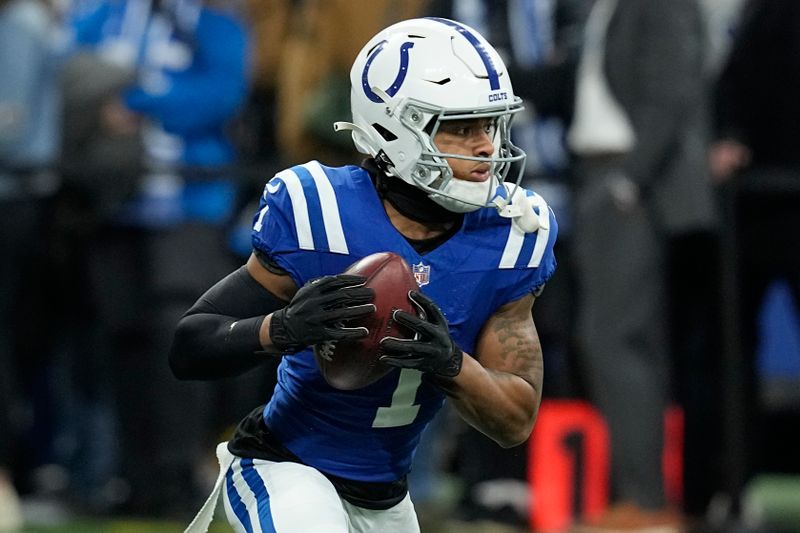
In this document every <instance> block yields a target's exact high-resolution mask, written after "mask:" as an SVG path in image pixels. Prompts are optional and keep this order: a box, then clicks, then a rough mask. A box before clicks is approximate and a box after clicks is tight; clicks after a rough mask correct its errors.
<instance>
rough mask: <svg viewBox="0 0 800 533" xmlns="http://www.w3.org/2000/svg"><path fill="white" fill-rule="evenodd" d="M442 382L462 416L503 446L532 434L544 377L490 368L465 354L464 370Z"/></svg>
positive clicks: (512, 443)
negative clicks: (534, 377) (525, 377)
mask: <svg viewBox="0 0 800 533" xmlns="http://www.w3.org/2000/svg"><path fill="white" fill-rule="evenodd" d="M440 386H441V387H442V388H443V389H444V390H445V391H446V392H447V394H448V395H449V396H450V401H451V403H452V404H453V405H454V406H455V407H456V409H457V410H458V412H459V414H460V415H461V416H462V418H464V420H466V421H467V422H468V423H469V424H470V425H471V426H473V427H474V428H475V429H477V430H478V431H480V432H482V433H484V434H485V435H486V436H488V437H489V438H491V439H492V440H494V441H495V442H497V443H498V444H499V445H500V446H503V447H504V448H510V447H512V446H517V445H519V444H522V443H523V442H525V441H526V440H527V439H528V437H529V436H530V433H531V430H532V429H533V424H534V422H535V421H536V415H537V413H538V411H539V403H540V401H541V397H542V395H541V379H534V380H533V383H532V382H529V381H527V380H525V379H523V378H521V377H520V376H517V375H515V374H511V373H509V372H503V371H497V370H490V369H487V368H484V367H483V366H481V364H480V363H478V362H477V361H476V360H475V359H473V358H472V357H470V356H468V355H466V354H465V356H464V363H463V366H462V369H461V373H460V374H459V375H458V376H457V377H456V378H454V379H452V380H447V381H444V380H442V381H440Z"/></svg>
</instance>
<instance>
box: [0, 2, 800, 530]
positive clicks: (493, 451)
mask: <svg viewBox="0 0 800 533" xmlns="http://www.w3.org/2000/svg"><path fill="white" fill-rule="evenodd" d="M428 15H431V16H444V17H448V18H453V19H457V20H460V21H461V22H464V23H466V24H468V25H470V26H472V27H474V28H476V29H478V30H479V31H480V32H481V33H483V35H485V36H486V37H487V38H488V39H489V40H490V41H491V42H492V43H494V44H495V46H496V47H497V48H498V50H500V51H501V53H502V54H503V56H504V58H505V61H506V64H507V65H508V66H509V70H510V73H511V79H512V82H513V84H514V88H515V91H516V92H517V94H518V95H520V96H521V97H522V98H524V99H525V100H526V111H525V113H524V114H523V115H522V116H521V117H520V118H519V120H517V122H516V124H515V130H514V134H513V135H514V139H515V142H516V143H517V144H518V145H520V146H522V147H523V148H524V149H525V150H526V151H527V153H528V164H527V167H526V174H525V185H526V186H527V187H529V188H532V189H534V190H536V191H537V192H539V193H540V194H542V195H543V196H544V197H545V198H546V199H547V200H548V202H549V204H550V205H551V207H552V208H553V210H554V211H555V214H556V216H557V217H558V219H559V223H560V226H561V228H562V230H561V233H560V236H559V237H560V238H559V242H558V244H557V250H556V253H557V257H558V260H559V270H558V272H557V275H556V276H555V277H554V279H553V280H552V281H551V283H550V284H549V285H548V287H547V289H546V290H545V292H544V294H543V295H542V297H541V298H540V299H539V300H538V302H537V304H536V306H535V309H534V317H535V320H536V323H537V327H538V329H539V334H540V336H541V339H542V345H543V349H544V356H545V369H546V370H545V389H544V404H543V407H542V414H541V415H540V424H539V425H538V426H537V429H536V433H535V434H534V437H533V438H532V439H531V442H530V443H529V445H527V446H522V447H519V448H515V449H512V450H500V449H499V448H497V447H496V446H495V445H494V444H492V443H491V442H490V441H489V440H488V439H486V438H484V437H483V436H482V435H480V434H478V433H477V432H475V431H474V430H471V429H470V428H468V427H466V426H465V425H463V423H461V422H460V421H459V420H458V419H457V417H453V416H450V415H451V413H449V412H448V411H446V410H445V411H444V412H443V413H442V414H441V416H439V418H437V419H436V421H435V422H434V423H433V424H432V426H431V427H430V428H429V430H428V431H427V432H426V434H425V437H424V440H423V444H422V446H421V448H420V452H419V453H418V455H417V457H416V463H415V467H414V471H413V472H412V474H411V486H412V495H413V497H414V500H415V502H416V505H417V507H418V508H419V510H420V515H421V518H422V519H423V523H425V521H426V520H440V521H448V520H451V521H461V522H463V523H466V522H471V521H473V522H474V521H479V520H480V521H489V522H495V523H498V524H506V525H509V526H514V527H518V528H522V529H521V530H525V528H528V527H531V528H536V527H539V526H541V528H543V529H548V528H549V529H552V527H555V526H552V527H551V526H548V525H547V523H545V522H541V520H544V519H543V518H541V514H542V513H543V512H545V511H544V510H543V509H541V508H539V509H537V502H540V505H539V507H542V506H543V505H544V503H541V502H546V501H550V500H549V499H548V498H549V496H548V492H547V491H548V490H549V488H550V487H560V486H562V485H564V484H565V483H566V484H568V485H570V486H573V485H574V487H573V488H574V494H573V493H569V494H571V496H570V507H569V508H570V514H571V520H572V519H574V521H575V522H579V521H581V520H582V519H583V518H584V517H583V516H582V513H583V512H588V510H591V509H594V511H592V512H595V514H597V515H598V516H600V515H602V516H605V517H607V518H608V515H609V511H610V510H613V511H614V512H616V513H617V515H616V518H617V519H624V518H622V516H623V514H625V513H627V514H625V516H628V515H630V516H634V517H635V516H638V515H637V514H636V513H637V511H639V510H642V511H645V512H649V513H650V515H645V514H642V516H652V513H654V512H660V513H672V514H673V515H678V516H680V517H682V519H683V520H685V523H691V524H694V525H695V526H696V527H698V528H703V527H705V528H709V529H710V530H714V529H715V528H716V530H720V531H727V530H734V529H736V528H739V529H736V530H746V528H751V529H757V528H761V529H762V530H769V529H768V528H779V527H784V528H787V529H786V530H787V531H789V530H792V527H794V531H797V530H798V529H800V520H798V521H796V522H787V521H786V517H787V516H793V517H794V518H795V519H797V517H798V515H800V510H798V508H800V488H798V485H800V453H798V444H800V440H798V437H797V434H798V431H797V427H798V425H800V393H798V391H800V387H799V386H800V318H799V317H798V310H797V308H798V303H800V300H798V288H799V287H800V237H799V236H800V202H799V200H800V31H798V29H800V2H797V1H796V0H668V1H667V0H492V1H483V0H396V1H391V0H0V531H15V530H17V529H18V528H20V527H22V523H23V521H27V522H28V523H38V522H42V521H45V522H46V521H55V522H57V521H59V520H69V519H70V517H74V516H93V517H107V518H111V517H115V516H144V517H153V518H163V519H177V520H185V519H189V518H191V516H193V514H194V512H195V511H196V510H197V509H198V508H199V506H200V505H201V503H202V502H203V500H204V498H205V495H206V493H207V491H208V489H209V487H210V485H211V483H212V482H213V479H214V478H215V476H216V464H215V459H214V457H213V452H212V450H213V449H214V445H215V443H216V442H218V441H220V440H223V439H225V438H226V435H228V434H229V432H230V431H231V428H232V426H233V425H234V424H235V423H236V422H238V420H239V419H240V418H241V417H242V416H243V415H245V414H246V413H247V412H249V411H250V409H251V408H252V407H254V406H255V405H258V404H259V403H263V402H265V401H266V399H267V398H268V396H269V394H270V391H271V389H272V387H273V386H274V372H275V367H276V365H277V361H276V362H274V363H268V364H265V365H264V366H263V368H261V369H259V370H258V371H254V372H251V373H249V374H247V375H245V376H242V377H239V378H235V379H227V380H222V381H219V382H214V383H200V382H197V383H191V382H178V381H177V380H175V379H174V378H173V377H172V376H171V374H170V371H169V369H168V366H167V362H166V353H167V350H168V346H169V343H170V340H171V334H172V328H173V326H174V324H175V323H176V321H177V319H178V317H179V316H180V315H181V313H182V312H183V311H184V310H185V309H187V308H188V307H189V305H191V304H192V303H193V302H194V300H195V299H196V298H197V297H198V296H199V295H200V294H201V293H202V292H203V291H204V290H205V289H206V288H207V287H208V286H210V285H211V284H213V283H214V282H215V281H216V280H217V279H219V278H221V277H222V276H224V275H225V274H227V273H228V272H230V271H231V270H233V269H234V268H236V267H237V266H239V265H240V264H242V262H243V261H244V260H245V258H246V257H247V255H248V254H249V252H250V244H249V229H250V225H251V221H252V215H253V214H254V212H255V206H256V205H257V199H258V196H259V194H260V192H261V190H262V188H263V185H264V183H265V182H266V181H267V180H268V179H269V178H270V177H271V176H272V175H273V174H274V173H275V172H277V171H279V170H281V169H282V168H285V167H286V166H290V165H294V164H298V163H302V162H305V161H308V160H311V159H317V160H319V161H321V162H322V163H324V164H328V165H332V166H333V165H339V164H344V163H352V162H355V163H358V161H359V158H358V156H357V154H355V153H353V152H352V147H351V143H350V139H349V136H348V135H342V134H335V133H334V131H333V128H332V122H334V121H335V120H347V119H348V117H349V110H348V109H349V79H348V72H349V68H350V65H351V63H352V61H353V58H354V57H355V55H356V53H357V51H358V50H359V49H360V48H361V46H362V45H363V43H365V42H366V41H367V40H368V39H369V38H370V37H371V36H372V35H374V34H375V33H376V32H377V31H378V30H379V29H381V28H383V27H384V26H387V25H388V24H390V23H392V22H394V21H397V20H401V19H404V18H411V17H415V16H428ZM345 205H346V204H345ZM569 405H580V406H583V407H584V408H589V409H590V410H591V412H592V413H594V414H597V415H599V416H600V420H601V421H602V423H601V426H602V428H604V431H607V432H608V435H609V436H610V441H609V442H608V443H607V445H605V446H600V448H592V447H589V446H584V444H585V442H584V441H587V442H588V437H587V435H588V434H584V433H582V432H584V431H589V430H588V429H586V430H585V429H582V427H580V426H575V427H573V426H571V425H570V424H571V423H573V422H574V420H573V419H571V418H570V415H569V414H568V413H569V412H570V411H569V410H566V411H564V413H567V414H562V415H559V414H558V413H559V411H558V408H559V407H565V406H569ZM667 413H672V415H673V416H672V417H669V416H667V419H668V420H672V422H671V423H670V424H667V425H666V426H665V424H664V420H665V414H667ZM542 416H547V417H548V419H547V420H548V423H547V424H544V423H541V422H542V420H541V418H542ZM559 416H561V419H559ZM551 417H555V418H551ZM553 420H555V423H554V424H551V423H550V422H552V421H553ZM676 421H677V422H676ZM676 424H677V425H676ZM665 427H666V428H667V429H665ZM551 428H555V429H551ZM559 428H560V429H559ZM676 428H677V429H676ZM546 431H553V432H555V434H554V435H555V436H554V435H551V434H545V432H546ZM592 431H594V430H592ZM559 432H560V433H559ZM575 436H577V438H578V441H577V444H575V442H576V441H575V440H574V439H573V440H570V439H571V438H572V437H575ZM537 439H539V440H537ZM553 439H556V441H557V442H558V443H561V444H556V445H555V448H554V450H555V452H553V453H556V452H558V451H559V450H561V451H562V452H563V449H565V448H569V447H571V446H572V447H573V448H569V449H571V450H573V452H574V454H575V457H574V460H575V463H574V464H573V466H572V467H571V468H572V469H573V470H575V471H578V472H580V471H581V468H583V467H582V466H579V464H578V463H580V465H584V463H586V465H590V464H595V463H596V462H597V461H600V462H602V463H603V464H604V465H606V466H607V468H608V469H609V473H608V478H607V479H606V478H603V477H601V478H600V479H601V481H600V483H601V484H602V485H603V486H602V487H597V486H596V485H597V481H586V480H584V479H583V478H581V477H580V474H579V473H578V474H576V473H575V472H573V471H572V470H570V471H569V472H559V471H558V470H555V471H550V473H549V474H548V476H551V477H549V478H547V480H546V482H545V483H541V482H539V481H537V480H538V479H539V478H537V477H536V476H537V474H536V472H537V468H539V466H540V465H537V464H532V463H533V462H535V461H536V458H537V457H539V456H538V455H537V454H538V453H539V452H538V451H536V446H537V444H538V443H539V442H542V443H544V442H549V441H553ZM558 439H562V440H558ZM581 439H583V440H581ZM556 441H554V442H556ZM559 446H560V448H559ZM584 448H585V449H584ZM590 448H591V449H590ZM665 449H669V452H670V453H668V454H667V453H665ZM587 450H589V451H587ZM592 450H594V451H592ZM598 450H599V451H598ZM573 452H571V453H573ZM559 453H560V452H559ZM587 454H588V455H587ZM546 457H547V456H546V455H545V459H544V460H545V461H547V459H546ZM665 458H667V459H669V460H666V459H665ZM584 466H585V465H584ZM560 477H561V478H564V479H559V478H560ZM573 478H574V479H573ZM770 483H772V484H770ZM765 487H766V488H765ZM770 487H772V488H773V489H774V488H775V487H779V489H778V490H773V492H775V493H776V495H774V497H772V499H770V494H771V493H770V490H771V489H770ZM793 487H794V488H793ZM598 491H599V494H601V504H600V509H599V510H598V508H597V506H596V505H595V504H591V505H595V506H594V507H591V505H588V506H587V507H586V509H581V507H582V504H581V501H582V500H581V495H585V494H589V493H591V494H595V493H597V492H598ZM787 495H788V496H787ZM776 501H779V503H775V502H776ZM780 502H782V503H780ZM775 506H777V507H779V510H778V511H774V512H773V511H772V510H773V507H775ZM590 507H591V509H589V508H590ZM536 513H539V516H538V518H532V516H534V515H535V514H536ZM776 517H777V518H776ZM614 518H615V517H614V516H611V517H610V518H609V519H612V520H613V519H614ZM537 520H538V522H537ZM782 520H783V521H782ZM453 523H455V522H453ZM787 523H790V524H794V526H791V525H788V526H787ZM537 524H539V525H538V526H537ZM542 524H544V525H542ZM640 525H642V526H644V525H646V524H640ZM634 526H636V524H633V526H632V529H635V527H634ZM454 527H455V526H454ZM556 529H558V528H556ZM451 530H452V529H451ZM775 530H779V529H775Z"/></svg>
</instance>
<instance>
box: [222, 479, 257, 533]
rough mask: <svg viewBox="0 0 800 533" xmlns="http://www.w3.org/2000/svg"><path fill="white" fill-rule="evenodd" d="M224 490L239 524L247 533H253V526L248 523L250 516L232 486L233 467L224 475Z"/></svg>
mask: <svg viewBox="0 0 800 533" xmlns="http://www.w3.org/2000/svg"><path fill="white" fill-rule="evenodd" d="M225 489H226V490H227V491H228V500H230V502H231V508H232V509H233V512H234V513H235V514H236V517H237V518H238V519H239V522H241V523H242V526H244V529H245V531H247V533H253V524H251V523H250V515H248V514H247V507H245V505H244V503H242V498H241V497H239V493H238V492H236V487H234V486H233V467H231V468H229V469H228V472H227V474H225Z"/></svg>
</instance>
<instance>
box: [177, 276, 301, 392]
mask: <svg viewBox="0 0 800 533" xmlns="http://www.w3.org/2000/svg"><path fill="white" fill-rule="evenodd" d="M285 306H286V302H285V301H284V300H281V299H280V298H278V297H277V296H275V295H273V294H272V293H271V292H269V291H268V290H267V289H265V288H264V287H263V286H262V285H261V284H260V283H258V282H257V281H256V280H254V279H253V278H252V276H250V274H249V273H248V272H247V269H246V268H245V267H241V268H239V269H238V270H236V271H235V272H232V273H231V274H229V275H228V276H227V277H225V278H224V279H222V280H220V281H219V282H217V283H216V284H215V285H214V286H213V287H211V288H210V289H209V290H208V291H206V293H205V294H203V296H201V297H200V299H199V300H197V302H195V304H194V305H193V306H192V307H191V308H190V309H189V310H188V311H187V312H186V314H185V315H184V316H183V318H181V320H180V321H179V322H178V325H177V327H176V329H175V336H174V338H173V342H172V348H171V349H170V354H169V363H170V368H171V369H172V372H173V374H175V376H176V377H177V378H179V379H217V378H225V377H230V376H235V375H238V374H241V373H243V372H245V371H246V370H250V369H251V368H254V367H255V366H257V365H259V364H261V363H263V362H266V361H267V360H268V358H269V357H270V356H269V355H267V354H265V353H264V352H262V351H261V350H262V347H261V343H260V342H259V329H260V328H261V323H262V322H263V321H264V318H265V317H266V315H268V314H269V313H272V312H273V311H276V310H278V309H282V308H283V307H285Z"/></svg>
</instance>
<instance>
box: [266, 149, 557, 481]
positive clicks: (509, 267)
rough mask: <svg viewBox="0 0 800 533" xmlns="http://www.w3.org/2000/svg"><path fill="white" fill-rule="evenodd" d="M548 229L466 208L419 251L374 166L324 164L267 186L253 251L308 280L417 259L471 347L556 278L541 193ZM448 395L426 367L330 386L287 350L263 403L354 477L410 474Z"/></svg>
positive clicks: (291, 437)
mask: <svg viewBox="0 0 800 533" xmlns="http://www.w3.org/2000/svg"><path fill="white" fill-rule="evenodd" d="M526 193H527V194H528V196H533V197H534V200H535V201H534V202H532V204H533V205H534V206H536V207H533V209H534V211H535V212H536V215H537V216H538V218H539V222H540V223H539V230H538V231H536V232H535V233H528V234H525V233H523V232H522V231H520V230H519V229H517V228H516V226H513V225H512V224H511V221H510V219H508V218H502V217H500V215H499V214H498V213H497V211H496V210H495V209H491V208H484V209H479V210H477V211H474V212H471V213H467V214H465V216H464V221H463V224H462V227H461V228H460V230H459V231H458V232H457V233H455V234H454V235H453V236H452V237H450V239H448V240H447V241H445V242H444V243H442V244H441V245H439V246H438V247H437V248H436V249H434V250H432V251H430V252H427V253H425V254H424V255H420V254H418V253H417V252H416V251H415V250H414V248H413V247H412V246H411V245H410V244H409V243H408V241H406V239H405V238H404V237H403V235H401V234H400V233H399V232H398V231H397V230H396V229H395V227H394V226H392V224H391V222H390V221H389V217H388V216H387V214H386V212H385V211H384V208H383V204H382V202H381V200H380V198H379V197H378V194H377V192H376V190H375V187H374V186H373V184H372V181H371V179H370V175H369V173H368V172H367V171H366V170H364V169H362V168H360V167H357V166H345V167H338V168H331V167H326V166H323V165H321V164H320V163H318V162H316V161H312V162H310V163H306V164H304V165H299V166H296V167H293V168H291V169H287V170H284V171H282V172H280V173H278V174H277V175H276V176H275V177H274V178H272V179H271V180H270V181H269V182H268V183H267V184H266V187H265V189H264V194H263V195H262V197H261V203H260V206H259V211H258V213H257V214H256V215H255V219H254V225H253V234H252V237H253V239H252V240H253V246H254V248H255V249H257V250H259V251H261V252H264V253H266V254H267V255H268V256H269V257H271V258H272V259H273V260H274V261H275V262H276V263H277V264H278V265H280V266H281V267H282V268H284V269H285V270H286V271H287V272H288V273H289V274H290V275H291V277H292V279H293V280H294V281H295V283H296V284H297V286H298V287H299V286H302V285H303V284H305V283H306V282H307V281H309V280H311V279H314V278H316V277H319V276H324V275H329V274H339V273H341V272H343V271H344V270H346V269H347V268H348V267H349V266H350V265H351V264H353V263H354V262H356V261H358V260H359V259H361V258H363V257H365V256H367V255H370V254H373V253H377V252H385V251H391V252H394V253H396V254H398V255H400V256H402V257H403V258H404V259H405V260H406V262H408V264H409V265H411V266H412V268H413V270H414V273H415V276H416V278H417V281H418V283H419V285H420V287H421V290H422V292H424V293H425V294H426V295H428V296H430V297H431V298H433V300H434V301H436V302H437V304H438V305H439V306H440V307H441V309H442V311H443V312H444V314H445V316H446V317H447V320H448V323H449V324H450V332H451V334H452V336H453V338H454V339H455V341H456V342H457V343H458V345H459V346H460V347H461V348H462V349H463V350H464V351H465V352H467V353H470V354H471V353H472V351H473V350H474V347H475V343H476V339H477V335H478V333H479V332H480V330H481V327H482V326H483V324H484V323H485V322H486V320H487V319H488V318H489V317H490V316H491V315H492V314H493V313H494V312H495V311H496V310H497V309H498V308H499V307H500V306H502V305H503V304H506V303H508V302H511V301H513V300H517V299H519V298H521V297H522V296H524V295H526V294H528V293H531V292H534V291H536V290H538V289H539V288H540V287H542V286H543V285H544V283H545V282H546V281H547V280H548V279H549V278H550V276H551V275H552V274H553V272H554V270H555V267H556V260H555V257H554V255H553V244H554V242H555V240H556V234H557V232H558V230H557V228H558V227H557V224H556V221H555V217H554V216H553V213H552V211H551V210H550V209H549V207H547V204H546V203H545V202H544V200H542V199H541V198H540V197H538V196H537V195H535V193H533V192H530V191H526ZM443 402H444V395H443V393H442V392H441V391H440V390H439V389H438V388H437V387H435V386H434V385H432V384H430V383H428V382H427V381H425V380H422V374H421V373H420V372H418V371H416V370H410V369H402V370H401V369H395V370H393V371H391V372H390V373H389V374H387V375H386V376H385V377H383V378H381V379H380V380H378V381H377V382H375V383H373V384H371V385H369V386H367V387H365V388H362V389H359V390H354V391H341V390H337V389H334V388H332V387H331V386H330V385H328V384H327V382H326V381H325V379H324V378H323V377H322V375H321V374H320V372H319V370H318V368H317V365H316V362H315V360H314V356H313V353H312V350H311V349H306V350H303V351H301V352H298V353H296V354H293V355H286V356H284V357H283V359H282V361H281V364H280V366H279V369H278V384H277V387H276V388H275V391H274V393H273V396H272V398H271V400H270V402H269V404H268V405H267V407H266V408H265V409H264V420H265V423H266V425H267V427H269V429H270V430H271V432H272V433H273V434H274V435H275V436H276V437H277V438H278V440H279V441H280V442H281V443H282V444H283V445H284V446H286V447H287V448H288V449H289V450H290V451H291V452H293V453H294V454H295V455H297V456H298V457H299V458H300V460H302V461H303V462H304V463H306V464H308V465H310V466H312V467H315V468H317V469H319V470H321V471H323V472H326V473H329V474H333V475H336V476H340V477H343V478H347V479H353V480H358V481H369V482H377V481H380V482H387V481H395V480H397V479H400V478H401V477H402V476H403V475H405V474H406V473H408V471H409V470H410V467H411V461H412V458H413V454H414V449H415V448H416V446H417V443H418V442H419V438H420V434H421V432H422V430H423V429H424V428H425V426H426V425H427V424H428V422H429V421H430V420H431V418H433V416H434V414H435V413H436V412H437V411H438V410H439V409H440V408H441V406H442V404H443Z"/></svg>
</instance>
